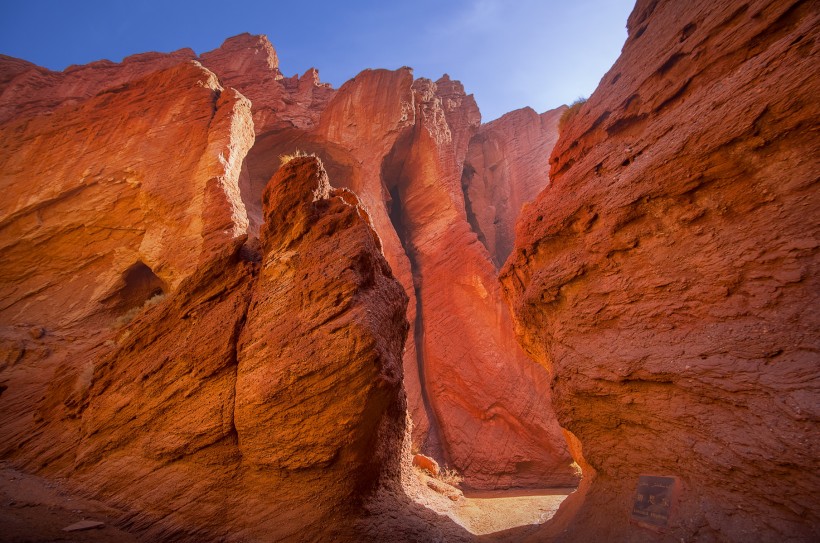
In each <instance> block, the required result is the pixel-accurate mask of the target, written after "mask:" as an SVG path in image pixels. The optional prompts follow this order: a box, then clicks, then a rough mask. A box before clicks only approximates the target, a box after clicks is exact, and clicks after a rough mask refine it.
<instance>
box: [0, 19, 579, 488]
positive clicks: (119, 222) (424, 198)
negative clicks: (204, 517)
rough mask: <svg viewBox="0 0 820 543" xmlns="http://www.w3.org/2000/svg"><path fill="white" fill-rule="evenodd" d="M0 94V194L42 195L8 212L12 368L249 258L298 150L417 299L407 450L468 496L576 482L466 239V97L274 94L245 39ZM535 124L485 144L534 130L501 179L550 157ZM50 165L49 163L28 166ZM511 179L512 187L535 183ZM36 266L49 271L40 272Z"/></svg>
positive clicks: (491, 283) (443, 85)
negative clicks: (209, 265)
mask: <svg viewBox="0 0 820 543" xmlns="http://www.w3.org/2000/svg"><path fill="white" fill-rule="evenodd" d="M192 59H196V60H192ZM183 65H184V66H186V67H185V68H184V69H183V68H180V66H183ZM203 65H204V68H203ZM163 70H166V71H165V72H164V71H163ZM209 70H210V71H209ZM175 71H182V72H185V73H188V72H190V73H191V74H205V75H203V76H202V77H203V78H204V79H201V80H200V79H196V78H195V77H194V76H191V80H190V82H189V84H188V83H186V85H188V86H185V92H182V93H180V92H178V89H177V88H176V87H175V86H174V85H175V83H173V84H171V83H167V81H166V79H167V78H168V77H171V76H168V75H167V74H170V73H176V72H175ZM162 73H165V74H166V75H165V76H160V75H158V74H162ZM146 77H147V79H145V78H146ZM177 77H181V76H178V75H174V76H173V77H172V78H171V79H173V80H174V81H176V79H174V78H177ZM163 78H166V79H163ZM143 79H144V81H149V83H145V82H141V81H143ZM152 85H154V86H156V89H152V88H151V86H152ZM189 87H190V88H189ZM223 89H225V90H223ZM237 90H238V91H240V92H241V93H242V94H244V95H245V96H246V97H247V98H249V99H250V102H251V103H252V105H251V104H250V103H249V102H248V100H247V99H245V98H243V97H242V94H240V93H239V92H237ZM24 91H25V92H24ZM0 92H2V94H1V95H0V119H9V120H8V122H7V123H5V124H4V125H3V127H4V128H3V130H5V131H6V132H5V134H6V136H5V141H6V146H7V149H8V152H7V153H5V154H4V155H3V158H5V159H6V161H5V162H3V163H2V164H0V165H2V166H4V167H5V170H4V171H5V172H6V173H5V174H3V175H4V177H0V180H2V179H5V180H6V181H5V182H6V186H11V185H12V184H15V185H19V186H23V185H21V184H19V183H18V181H17V180H19V179H21V178H27V179H37V180H46V179H48V180H49V181H50V182H43V181H39V184H38V185H37V189H36V190H34V189H32V192H31V193H28V192H25V193H21V196H20V200H19V201H18V200H17V199H16V196H14V198H12V199H9V200H7V201H6V205H7V209H6V210H4V212H5V213H6V219H5V222H4V228H7V230H6V232H7V237H6V238H5V239H6V240H7V250H8V251H9V253H8V254H9V255H11V258H10V260H9V263H8V264H7V266H6V267H5V268H4V269H2V273H3V274H4V278H5V279H6V281H5V282H4V285H3V287H2V288H5V289H6V292H5V293H4V296H5V299H7V300H9V302H10V303H9V304H8V305H6V306H5V308H4V309H3V315H2V318H3V319H4V322H5V323H8V324H10V325H11V324H13V325H14V326H10V327H8V328H6V329H5V330H4V331H3V337H4V338H5V339H4V342H5V343H4V345H6V347H4V349H5V351H4V354H3V357H4V359H5V360H7V361H8V363H9V364H12V363H17V362H18V361H19V360H20V359H21V357H24V356H32V353H34V352H40V353H45V352H47V351H52V352H56V351H59V350H60V349H63V347H60V345H64V340H65V337H66V334H67V332H65V327H67V326H69V325H72V326H73V325H75V324H76V326H77V327H76V329H72V334H77V335H76V336H73V337H74V341H73V344H74V345H75V347H72V349H75V348H76V349H80V350H81V349H85V348H87V347H89V345H90V344H92V343H93V344H96V343H97V342H99V341H103V340H104V338H105V337H106V336H105V333H103V332H101V331H102V330H105V331H107V330H108V329H109V328H108V327H109V326H113V325H121V324H122V322H124V321H127V320H128V319H130V318H132V317H133V316H134V314H136V313H138V312H139V311H141V310H142V308H150V307H153V304H154V303H155V302H156V301H157V300H159V299H161V297H160V296H159V295H161V294H164V295H168V294H170V293H173V292H175V291H176V289H177V288H179V286H180V285H181V284H182V283H183V282H184V281H185V280H186V279H188V278H190V277H191V276H192V275H193V274H194V273H195V272H197V270H199V267H200V266H201V265H203V263H205V262H210V261H211V260H212V259H213V258H215V257H216V256H217V255H222V253H226V252H227V253H231V254H232V252H233V251H234V249H235V244H236V243H241V240H242V237H243V235H244V234H245V233H246V232H247V233H248V235H249V237H250V238H253V239H252V240H251V243H250V245H252V246H253V245H254V244H256V243H258V241H257V238H259V237H260V228H262V225H263V223H264V215H265V212H264V210H263V204H262V193H263V190H264V187H265V186H266V184H267V182H268V180H269V179H270V177H271V175H272V174H274V172H276V171H277V169H278V168H279V155H281V154H284V153H291V152H293V151H294V150H295V149H302V150H304V151H308V152H316V153H317V154H318V155H319V156H320V157H322V159H323V161H324V164H325V167H326V168H327V170H328V172H329V173H330V177H331V178H332V179H334V180H336V181H335V182H336V183H337V184H338V185H339V186H342V187H346V188H349V189H351V190H353V191H354V192H355V193H356V194H357V195H358V197H359V198H360V202H361V205H362V206H363V207H364V208H365V209H367V212H368V213H367V215H368V216H369V220H370V221H371V223H372V226H373V228H374V229H375V231H376V232H377V234H378V237H379V238H380V241H381V248H382V251H383V253H384V255H385V258H386V260H387V262H388V263H389V264H390V267H391V269H392V270H393V273H394V274H395V276H396V278H397V279H398V280H399V281H400V282H401V284H402V286H403V287H404V291H405V293H406V295H407V296H408V297H409V298H410V303H409V305H408V309H407V318H408V320H409V322H410V325H411V329H410V333H409V339H408V341H407V347H406V350H405V353H404V367H405V369H404V373H405V386H406V389H407V393H408V403H409V409H410V412H411V414H412V417H413V422H414V433H413V440H414V443H415V448H416V449H417V450H421V451H423V452H427V453H430V454H433V455H435V456H436V457H437V458H438V459H439V460H440V461H441V462H442V463H444V464H446V465H448V466H450V467H455V468H456V469H458V470H460V471H462V472H463V473H464V475H465V482H466V484H468V485H471V486H476V487H499V486H500V487H503V486H549V485H556V484H557V485H569V484H573V483H574V482H575V481H576V480H577V477H576V475H575V473H574V471H573V470H572V468H571V467H570V464H571V462H572V460H571V458H570V456H569V454H568V452H567V450H566V445H565V443H564V439H563V438H562V437H561V432H560V430H559V428H558V426H557V424H556V422H555V420H554V416H553V415H552V412H551V410H550V407H549V391H548V387H547V374H546V373H545V372H544V371H543V370H542V369H541V368H540V367H539V366H537V365H535V364H533V363H532V362H531V361H529V360H528V359H527V358H526V357H525V356H524V354H523V352H522V351H521V350H520V348H519V347H518V346H517V344H516V342H515V341H514V338H513V333H512V325H511V320H510V318H509V315H508V312H507V309H506V307H505V306H504V304H503V303H502V301H501V298H500V290H499V288H498V287H497V284H496V280H495V278H494V275H495V269H494V266H493V264H492V258H493V256H492V255H490V254H489V253H488V252H487V251H486V249H485V248H484V246H483V245H482V244H481V243H480V242H478V241H477V239H478V238H477V237H476V234H475V232H474V231H473V229H472V227H471V225H470V223H469V221H468V218H469V213H468V211H467V208H468V206H467V203H468V202H469V197H468V198H467V199H466V200H465V192H464V190H465V189H464V187H463V186H462V185H461V179H462V178H463V173H464V169H465V157H466V155H467V153H468V148H469V146H470V141H471V139H472V138H473V137H474V136H475V135H476V133H477V131H479V129H480V115H479V112H478V108H477V107H476V104H475V102H474V100H473V98H472V96H470V95H467V94H466V93H465V92H464V89H463V87H462V86H461V84H460V83H459V82H457V81H453V80H451V79H450V78H449V77H447V76H444V77H442V78H441V79H440V80H438V81H436V82H432V81H429V80H414V79H413V75H412V71H411V70H410V69H409V68H402V69H400V70H395V71H390V70H365V71H364V72H362V73H361V74H359V75H358V76H357V77H356V78H354V79H353V80H351V81H349V82H348V83H346V84H345V85H343V86H342V87H341V88H340V89H339V90H338V91H336V90H334V89H332V88H330V87H329V86H328V85H326V84H323V83H321V82H320V81H319V79H318V74H317V73H316V71H315V70H309V71H308V72H307V73H306V74H305V75H303V76H302V77H300V78H297V77H293V78H289V79H288V78H284V77H283V76H282V74H281V72H280V71H279V68H278V59H277V58H276V53H275V51H274V50H273V47H272V46H271V45H270V43H269V42H268V41H267V39H266V38H265V37H264V36H251V35H248V34H244V35H240V36H236V37H234V38H230V39H228V40H226V42H225V43H224V44H223V45H222V46H221V47H220V48H218V49H216V50H214V51H211V52H208V53H203V54H202V55H201V56H200V57H199V58H198V59H197V58H196V57H195V55H194V53H193V52H192V51H190V50H182V51H179V52H176V53H172V54H168V55H164V54H158V53H149V54H144V55H136V56H134V57H129V58H128V59H126V60H125V61H124V62H123V63H120V64H116V63H111V62H108V61H100V62H98V63H93V64H91V65H88V66H84V67H72V68H69V69H68V70H66V71H65V72H60V73H57V72H50V71H48V70H45V69H42V68H38V67H36V66H33V65H31V64H29V63H26V62H25V61H20V60H17V59H10V58H8V57H3V58H0ZM165 93H168V94H169V96H168V97H167V99H166V94H165ZM209 100H210V103H208V101H209ZM189 103H190V104H189ZM72 108H73V109H72ZM214 108H216V113H214ZM75 110H76V111H75ZM71 111H74V113H70V112H71ZM180 112H181V113H180ZM72 115H73V116H72ZM117 115H121V116H122V119H126V120H127V123H126V124H125V125H123V126H120V125H119V124H117V123H119V120H118V117H117ZM536 117H537V116H536ZM83 119H88V120H89V122H88V124H87V125H86V123H85V121H84V120H83ZM530 121H531V120H528V121H527V122H524V123H514V124H515V127H516V128H512V129H510V130H506V131H505V130H493V131H492V133H493V134H496V135H495V136H493V138H494V140H493V141H497V142H499V145H501V146H504V145H507V144H505V143H504V141H505V140H504V138H506V137H508V136H507V135H506V134H507V133H509V134H512V136H510V137H515V138H518V137H519V136H516V135H515V134H517V133H518V132H520V131H524V132H527V136H526V137H524V136H521V138H520V139H522V140H523V139H526V141H527V142H529V143H532V148H529V147H528V148H527V149H526V152H525V150H521V151H518V150H516V149H513V148H512V147H510V146H509V145H507V147H505V149H506V148H509V150H508V151H505V152H506V153H508V155H509V157H508V158H506V159H504V160H505V164H507V165H508V166H509V168H511V169H515V168H514V166H513V162H515V161H516V160H518V159H517V158H515V157H517V156H519V155H520V156H527V157H529V156H534V154H537V151H536V150H537V149H540V146H541V145H542V143H543V142H541V143H538V142H536V140H537V139H538V138H539V137H540V136H539V134H540V135H542V136H543V135H544V134H545V132H544V131H543V130H542V131H540V132H539V130H536V129H534V128H532V127H530V126H529V125H528V124H527V123H528V122H530ZM176 122H178V123H179V125H176V124H174V123H176ZM519 125H520V126H525V125H526V126H527V128H519ZM50 126H57V127H58V128H59V130H57V131H56V132H50V131H49V127H50ZM182 126H185V127H186V128H181V127H182ZM186 130H192V131H193V132H192V133H191V134H188V133H187V132H186V133H185V137H181V134H182V133H183V131H186ZM44 134H45V135H44ZM144 134H148V135H150V137H149V138H143V137H141V136H142V135H144ZM254 135H255V136H256V139H255V143H254ZM120 136H122V137H123V138H124V140H123V141H126V142H127V143H126V144H124V145H119V144H118V143H117V142H118V140H117V138H118V137H120ZM251 144H253V146H252V147H250V146H251ZM249 147H250V150H249ZM202 149H205V151H204V152H203V151H202ZM55 150H56V153H55V152H54V151H55ZM50 153H51V154H53V156H54V157H55V159H54V160H50V159H49V160H41V159H39V158H38V157H40V156H41V155H43V156H50ZM516 153H518V154H516ZM109 155H110V156H109ZM78 156H79V157H82V160H67V159H65V157H78ZM243 157H244V160H243ZM1 160H2V159H0V161H1ZM533 167H535V166H533ZM516 171H522V170H516ZM168 172H172V173H171V174H170V175H169V174H168ZM516 175H517V177H515V179H512V178H510V179H511V180H507V179H506V178H505V180H504V181H503V183H505V187H506V186H509V187H513V186H519V185H520V186H522V187H523V186H525V185H527V183H535V184H539V183H542V182H545V181H546V177H545V176H533V177H527V176H525V175H523V174H516ZM52 179H53V180H54V181H51V180H52ZM532 179H537V181H532ZM191 180H193V181H194V182H193V184H192V183H191ZM166 182H169V183H171V186H172V187H173V188H172V189H171V190H169V189H167V188H166V187H165V185H164V183H166ZM482 183H483V185H482V187H483V189H484V190H485V192H487V194H482V195H481V196H480V197H477V198H476V203H475V204H474V206H473V207H477V206H482V207H483V206H484V204H485V203H486V205H495V204H494V202H493V199H494V198H500V196H497V194H496V193H494V192H493V190H492V187H490V186H489V183H491V181H488V180H485V179H482ZM527 186H528V185H527ZM55 187H56V188H55ZM30 188H31V186H30V185H29V186H26V188H25V190H26V191H28V190H29V189H30ZM14 190H16V189H14ZM14 190H12V191H11V194H12V195H15V192H14ZM505 190H506V189H505ZM510 190H512V191H513V192H515V191H517V190H519V189H510ZM501 192H502V191H498V194H501ZM522 193H523V192H522ZM504 194H505V195H506V193H504ZM516 194H517V193H516ZM31 195H35V196H33V199H31V198H30V196H31ZM504 197H505V198H508V203H507V207H506V208H505V209H506V211H505V214H504V216H503V221H512V220H513V217H514V212H513V209H512V208H514V207H515V206H516V205H518V204H510V203H509V201H510V198H512V197H508V196H504ZM512 199H513V200H514V199H515V198H512ZM522 201H523V200H522ZM479 202H480V203H479ZM1 205H2V204H0V206H1ZM101 210H102V211H101ZM70 211H71V212H70ZM496 215H497V216H495V219H493V220H499V221H502V218H501V216H500V215H498V214H496ZM487 216H488V217H489V215H487ZM488 220H489V219H488ZM503 221H502V222H503ZM505 224H506V223H505ZM505 228H506V226H505ZM86 235H88V236H89V237H88V239H86ZM262 238H264V234H263V235H262ZM78 246H82V247H83V250H81V251H76V250H75V248H76V247H78ZM43 254H50V255H52V261H51V262H49V263H48V264H47V265H43V264H42V262H41V261H42V258H43V257H42V255H43ZM57 255H59V256H58V257H57V258H58V259H59V260H54V257H55V256H57ZM496 258H497V257H496ZM12 261H13V262H12ZM32 269H33V270H35V272H34V273H29V272H27V271H26V270H32ZM454 285H455V288H454ZM149 301H150V303H149ZM88 319H96V320H95V321H94V324H93V326H91V325H89V324H88ZM112 323H113V324H112ZM58 328H59V329H60V330H62V331H61V332H60V334H56V333H55V332H54V331H55V330H57V329H58ZM35 336H36V337H35ZM81 340H82V341H81ZM55 342H56V343H55ZM61 342H62V343H61ZM85 342H88V343H89V345H86V344H85ZM26 352H27V353H28V355H26V354H25V353H26ZM72 352H73V351H72ZM38 356H39V355H38ZM44 356H45V355H44ZM59 356H60V357H62V356H66V357H68V356H69V355H68V354H65V353H62V354H60V355H59ZM72 356H73V355H72ZM48 371H52V370H51V369H50V370H48ZM249 371H250V370H249ZM251 373H252V372H251ZM42 375H43V379H46V377H45V376H46V375H47V372H46V373H43V374H42ZM499 384H501V386H499ZM32 390H33V389H32ZM259 394H262V395H263V396H264V394H266V393H262V392H259ZM249 401H250V402H251V403H253V402H254V401H257V400H252V399H251V400H249ZM249 429H250V428H249Z"/></svg>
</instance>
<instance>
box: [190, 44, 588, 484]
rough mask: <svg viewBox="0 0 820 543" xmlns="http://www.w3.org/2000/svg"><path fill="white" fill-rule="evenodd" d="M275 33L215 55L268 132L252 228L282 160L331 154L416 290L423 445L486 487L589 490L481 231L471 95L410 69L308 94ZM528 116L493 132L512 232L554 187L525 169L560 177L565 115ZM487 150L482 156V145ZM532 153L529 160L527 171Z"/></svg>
mask: <svg viewBox="0 0 820 543" xmlns="http://www.w3.org/2000/svg"><path fill="white" fill-rule="evenodd" d="M260 40H263V38H259V37H254V36H249V35H243V36H239V37H237V38H232V39H230V40H228V41H226V43H225V44H224V45H223V47H222V48H221V49H220V50H218V51H215V52H211V53H206V54H204V55H202V57H201V59H202V62H203V63H204V64H205V65H206V66H209V67H211V68H212V69H214V70H215V71H216V72H217V73H219V74H220V78H221V80H222V81H223V82H225V83H226V84H230V85H232V86H235V87H236V88H238V89H240V90H241V91H242V92H243V93H244V94H246V95H247V96H248V97H249V98H250V99H251V101H252V102H253V104H254V120H255V124H256V133H257V140H256V144H255V145H254V147H253V148H252V149H251V151H250V153H249V154H248V157H247V160H246V162H245V166H244V168H243V174H242V177H241V178H240V187H242V189H243V191H242V196H243V201H244V203H245V206H246V209H247V210H248V217H249V222H250V227H249V231H250V235H251V236H253V235H254V232H255V231H256V229H257V228H258V225H259V224H261V222H262V216H261V211H260V209H261V207H260V206H261V204H260V194H261V191H262V187H263V186H264V183H265V181H266V180H267V179H268V178H269V177H270V176H271V175H272V174H273V173H274V172H275V171H276V170H277V168H278V167H279V156H280V155H282V154H287V153H292V152H294V150H296V149H300V150H302V151H307V152H311V153H315V154H317V155H318V156H320V157H322V160H323V161H324V163H325V166H326V167H327V169H328V172H329V173H330V176H331V178H332V179H335V180H338V181H337V182H338V183H339V184H340V185H341V186H344V187H346V188H349V189H351V190H352V191H354V192H355V193H356V194H357V195H359V197H360V198H361V200H362V202H363V204H364V205H365V207H366V208H367V210H368V212H369V214H370V216H371V218H372V220H373V225H374V228H375V229H376V231H377V232H378V233H379V236H380V237H381V239H382V242H383V248H384V254H385V257H386V258H387V261H388V262H389V263H390V266H391V268H392V269H393V272H394V273H395V275H396V277H397V278H398V279H399V281H401V283H402V285H403V286H404V288H405V291H406V293H407V295H408V296H409V298H410V304H409V306H408V315H407V317H408V320H409V322H410V326H411V330H410V335H409V338H408V342H407V347H406V352H405V356H404V365H405V371H404V374H405V388H406V390H407V393H408V404H409V407H410V411H411V414H412V418H413V423H414V432H413V436H414V443H415V447H416V448H417V449H418V450H421V451H422V452H426V453H428V454H432V455H434V456H435V457H437V458H438V459H439V460H440V461H442V462H443V463H445V464H447V465H452V466H453V467H455V468H457V469H458V470H460V471H462V472H464V475H465V481H466V483H467V484H468V485H471V486H476V487H498V486H551V485H572V484H575V483H576V482H577V476H576V474H575V471H574V470H573V469H572V468H571V465H570V464H571V462H572V460H571V458H570V456H569V453H568V451H567V449H566V445H565V442H564V439H563V437H562V436H561V433H560V430H559V428H558V425H557V424H556V423H555V420H554V417H553V415H552V411H551V409H550V406H549V390H548V387H547V384H546V382H547V376H546V373H544V372H543V370H542V369H541V368H540V367H538V366H537V365H534V364H533V363H532V362H531V361H529V360H528V359H527V358H526V356H525V355H524V354H523V352H522V351H521V350H520V348H519V347H518V345H517V344H516V342H515V341H514V337H513V332H512V325H511V321H510V319H509V316H508V313H507V308H506V307H505V305H504V304H503V302H502V299H501V296H500V289H499V288H498V286H497V281H496V280H495V270H494V268H493V265H492V261H491V257H490V255H488V253H487V251H486V249H484V248H483V247H482V246H481V244H480V243H478V242H477V237H476V234H475V232H473V231H472V229H471V226H470V222H469V216H470V212H469V207H470V204H469V197H468V198H467V199H466V200H465V192H464V188H463V187H462V186H461V179H462V177H463V172H464V169H465V165H464V160H465V156H466V154H467V151H468V147H469V144H470V140H471V138H473V136H474V135H475V134H476V132H477V130H479V126H480V114H479V112H478V108H477V107H476V105H475V101H474V100H473V98H472V96H468V95H466V94H465V92H464V89H463V87H462V86H461V84H460V83H458V82H456V81H452V80H450V78H449V77H447V76H444V77H442V78H441V79H440V80H439V81H436V82H432V81H429V80H425V79H419V80H415V81H414V79H413V75H412V71H411V70H410V69H409V68H402V69H399V70H395V71H389V70H365V71H364V72H362V73H360V74H359V75H357V76H356V77H355V78H353V79H352V80H350V81H348V82H347V83H345V84H344V85H343V86H342V87H341V88H340V89H339V90H338V91H333V90H332V89H328V88H326V86H322V85H321V84H319V83H318V79H316V78H315V77H311V78H308V79H305V78H304V77H303V78H302V79H300V80H299V81H300V82H299V84H298V85H297V87H298V88H300V89H302V90H298V91H297V90H293V89H295V88H296V87H293V86H292V85H291V87H288V86H287V85H285V86H284V87H283V86H282V85H283V81H284V80H282V79H281V74H279V72H278V68H277V67H276V66H277V62H276V59H275V53H273V50H272V48H270V46H269V44H268V45H264V44H265V43H267V42H266V41H260ZM227 51H230V53H231V54H228V53H227ZM236 56H238V58H239V59H240V60H232V59H233V58H234V57H236ZM265 59H267V60H265ZM245 67H250V68H245ZM240 68H241V69H240ZM225 74H227V75H225ZM293 81H294V82H295V81H296V80H295V79H294V80H293ZM293 84H294V85H295V83H293ZM288 88H291V90H289V91H288V90H287V89H288ZM287 92H289V93H290V94H287V96H286V95H285V94H283V93H287ZM294 93H295V94H294ZM283 97H284V98H283ZM533 115H535V114H533ZM513 124H514V125H515V127H511V128H501V129H500V130H498V131H497V132H498V134H497V135H495V136H494V140H493V141H497V142H498V144H499V145H502V146H506V147H505V149H508V150H506V151H505V152H506V153H507V155H508V156H507V158H506V163H507V168H508V169H509V170H510V171H511V173H510V174H509V175H508V176H506V177H504V179H503V183H504V187H503V188H502V189H499V190H498V191H497V193H496V192H493V191H494V190H495V189H493V188H492V187H489V186H488V185H489V184H491V183H492V182H493V181H492V180H490V179H484V178H482V179H481V182H482V183H483V185H482V189H481V190H483V191H484V192H483V193H481V194H480V195H479V196H478V198H480V202H479V204H478V205H480V206H484V205H491V204H493V202H494V198H498V199H501V198H503V199H504V204H503V205H504V213H503V217H501V218H499V219H498V222H499V223H500V225H499V228H500V229H504V231H505V232H507V231H510V230H511V229H512V224H513V222H514V220H515V217H516V213H517V209H516V206H520V204H521V203H523V201H524V200H526V199H528V198H530V197H532V196H534V195H535V193H536V192H537V190H536V189H537V188H540V187H541V186H543V185H544V184H546V183H547V182H548V178H547V176H546V173H542V174H538V173H533V175H532V176H530V177H528V176H526V175H525V172H526V171H527V170H528V169H529V168H530V166H529V165H531V167H532V169H533V170H535V169H536V168H537V167H539V165H542V164H543V167H544V170H543V172H546V161H547V157H548V152H549V148H550V147H551V145H552V143H553V141H554V140H552V139H551V137H553V136H554V133H555V132H554V124H555V114H554V113H553V114H546V116H545V117H544V118H539V117H538V116H537V115H535V122H533V119H524V120H521V121H516V122H514V123H513ZM504 126H506V125H503V124H502V127H504ZM491 133H492V134H496V132H495V131H492V132H491ZM506 137H510V138H518V139H520V140H521V141H522V142H526V144H527V147H526V149H521V150H516V149H514V146H513V145H511V144H510V145H508V144H507V143H505V139H504V138H506ZM539 153H542V154H541V156H539ZM473 154H474V156H476V157H477V158H476V160H483V159H482V158H480V157H482V156H483V155H482V150H481V149H478V150H476V151H474V152H473ZM519 157H522V158H521V161H522V162H526V164H524V165H522V166H516V165H515V164H514V163H515V161H516V160H519ZM493 159H494V160H495V158H493ZM499 160H500V159H499ZM539 161H540V162H539ZM488 162H489V161H488ZM482 164H483V162H482ZM488 167H489V166H488ZM488 192H489V193H488ZM482 209H483V207H482ZM454 285H456V286H457V287H456V288H454ZM459 285H460V286H459ZM499 384H501V385H500V386H499Z"/></svg>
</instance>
